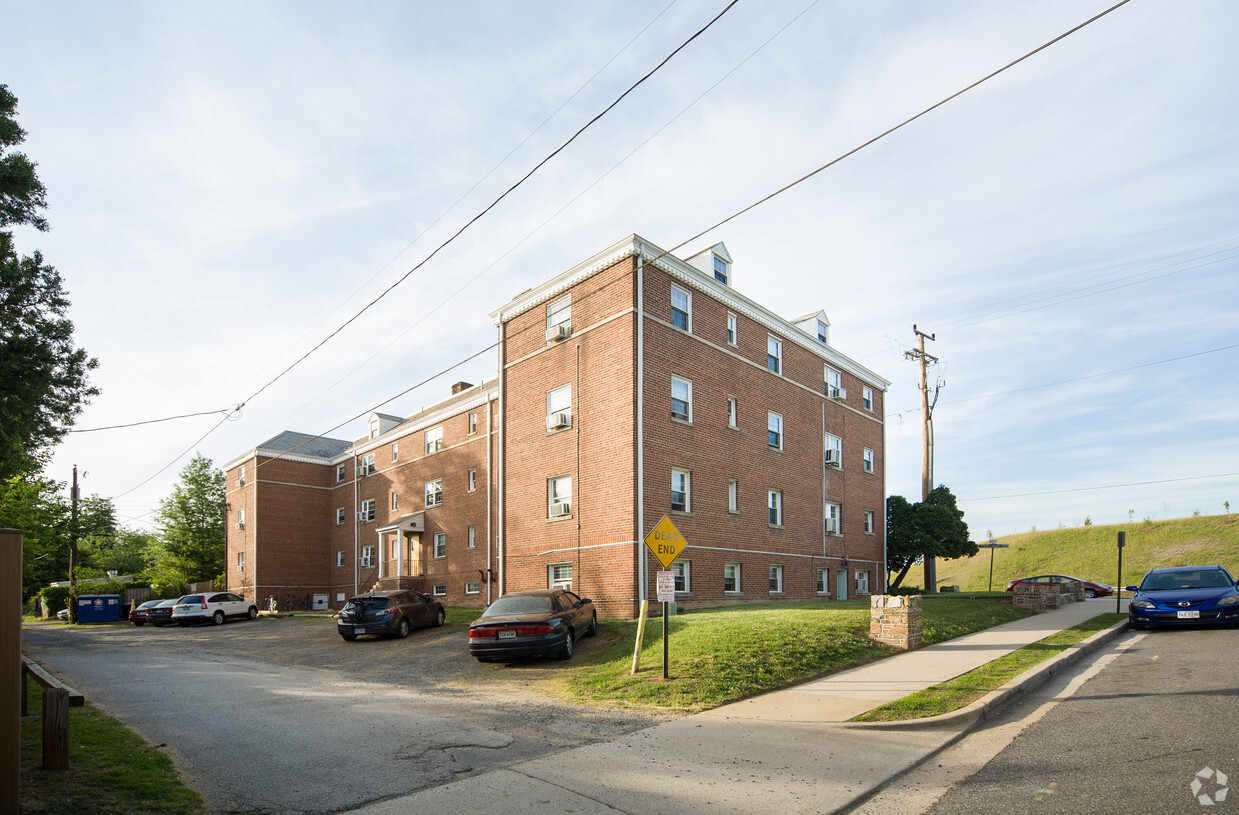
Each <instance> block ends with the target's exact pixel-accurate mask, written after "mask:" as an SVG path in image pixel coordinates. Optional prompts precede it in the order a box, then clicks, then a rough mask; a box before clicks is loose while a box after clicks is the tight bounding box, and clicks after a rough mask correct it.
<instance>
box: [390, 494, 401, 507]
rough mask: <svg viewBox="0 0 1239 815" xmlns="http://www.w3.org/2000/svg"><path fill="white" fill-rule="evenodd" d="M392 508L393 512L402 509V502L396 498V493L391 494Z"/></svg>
mask: <svg viewBox="0 0 1239 815" xmlns="http://www.w3.org/2000/svg"><path fill="white" fill-rule="evenodd" d="M391 508H392V512H395V511H396V510H398V509H400V500H399V499H398V498H397V497H396V493H394V492H393V493H392V494H391Z"/></svg>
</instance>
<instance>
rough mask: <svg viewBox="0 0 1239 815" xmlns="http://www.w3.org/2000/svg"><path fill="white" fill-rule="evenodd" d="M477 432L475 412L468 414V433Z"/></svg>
mask: <svg viewBox="0 0 1239 815" xmlns="http://www.w3.org/2000/svg"><path fill="white" fill-rule="evenodd" d="M476 432H478V415H477V414H476V413H470V414H469V435H470V436H472V435H473V434H474V433H476Z"/></svg>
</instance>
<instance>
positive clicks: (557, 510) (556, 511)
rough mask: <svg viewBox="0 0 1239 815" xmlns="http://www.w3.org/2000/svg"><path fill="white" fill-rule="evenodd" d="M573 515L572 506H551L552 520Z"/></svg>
mask: <svg viewBox="0 0 1239 815" xmlns="http://www.w3.org/2000/svg"><path fill="white" fill-rule="evenodd" d="M571 513H572V505H571V504H554V505H553V506H551V517H552V518H562V517H563V516H565V515H569V514H571Z"/></svg>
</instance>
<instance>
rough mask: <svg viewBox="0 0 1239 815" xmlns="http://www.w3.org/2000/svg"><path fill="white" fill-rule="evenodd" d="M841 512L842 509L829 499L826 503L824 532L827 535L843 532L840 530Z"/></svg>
mask: <svg viewBox="0 0 1239 815" xmlns="http://www.w3.org/2000/svg"><path fill="white" fill-rule="evenodd" d="M842 512H843V511H842V510H841V509H840V507H839V505H838V504H835V503H832V502H829V501H828V502H827V503H826V534H827V535H841V534H843V532H842V531H841V525H842V521H841V519H840V516H841V515H842Z"/></svg>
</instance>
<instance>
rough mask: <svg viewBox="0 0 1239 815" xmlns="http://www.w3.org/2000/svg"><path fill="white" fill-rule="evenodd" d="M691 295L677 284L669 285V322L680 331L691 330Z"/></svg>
mask: <svg viewBox="0 0 1239 815" xmlns="http://www.w3.org/2000/svg"><path fill="white" fill-rule="evenodd" d="M692 315H693V296H692V295H691V294H690V293H689V292H687V291H686V290H684V289H681V288H680V287H678V286H672V287H671V324H672V325H673V326H675V327H676V328H678V329H680V330H681V331H692V330H693V316H692Z"/></svg>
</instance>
